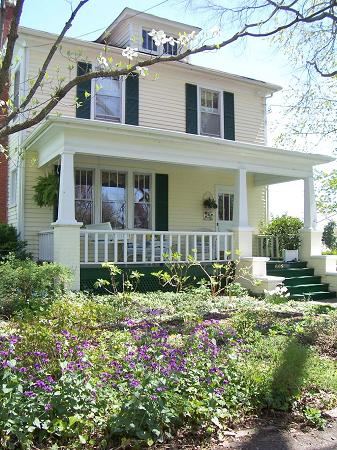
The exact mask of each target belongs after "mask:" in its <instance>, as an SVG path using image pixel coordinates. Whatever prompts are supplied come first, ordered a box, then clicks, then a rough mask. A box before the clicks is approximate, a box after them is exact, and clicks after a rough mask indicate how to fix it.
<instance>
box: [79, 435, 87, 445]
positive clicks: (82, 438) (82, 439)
mask: <svg viewBox="0 0 337 450" xmlns="http://www.w3.org/2000/svg"><path fill="white" fill-rule="evenodd" d="M78 439H79V441H80V443H81V444H86V443H87V438H86V436H82V435H81V434H79V435H78Z"/></svg>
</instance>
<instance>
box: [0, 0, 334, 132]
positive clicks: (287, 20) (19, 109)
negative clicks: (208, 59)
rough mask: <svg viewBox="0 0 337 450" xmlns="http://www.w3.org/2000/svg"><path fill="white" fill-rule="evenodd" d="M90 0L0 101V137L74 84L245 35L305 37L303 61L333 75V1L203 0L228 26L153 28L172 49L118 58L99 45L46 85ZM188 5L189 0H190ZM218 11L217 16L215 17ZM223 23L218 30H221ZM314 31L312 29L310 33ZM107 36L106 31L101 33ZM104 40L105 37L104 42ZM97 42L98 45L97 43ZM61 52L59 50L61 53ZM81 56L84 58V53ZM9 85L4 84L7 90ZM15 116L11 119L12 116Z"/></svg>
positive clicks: (8, 52) (17, 9)
mask: <svg viewBox="0 0 337 450" xmlns="http://www.w3.org/2000/svg"><path fill="white" fill-rule="evenodd" d="M89 1H90V0H82V1H78V2H77V6H76V7H74V8H72V10H71V14H70V16H69V18H68V20H67V21H66V22H65V25H64V27H63V29H62V31H61V33H60V34H59V35H58V36H57V38H56V39H55V42H54V43H53V44H52V45H51V48H50V50H49V52H48V54H47V56H46V58H45V60H44V62H43V64H42V65H41V67H40V68H39V70H38V71H37V73H36V74H35V76H34V75H33V76H32V77H31V79H30V80H24V81H23V82H24V83H25V84H26V85H27V93H26V94H25V96H24V97H23V98H20V99H19V102H18V104H16V102H14V98H13V96H11V97H10V98H9V99H8V101H4V100H2V101H1V104H0V108H1V111H0V112H1V116H2V117H1V125H0V138H2V137H5V136H9V135H11V134H13V133H16V132H18V131H21V130H25V129H28V128H30V127H32V126H34V125H37V124H38V123H40V122H41V121H42V120H43V119H44V118H45V117H46V116H47V115H48V114H49V113H50V112H52V111H53V110H54V108H56V107H57V105H58V104H59V103H60V102H61V101H62V100H63V99H64V97H65V96H66V95H67V94H68V93H69V92H70V91H71V90H72V89H73V88H74V87H75V86H76V85H78V84H80V83H82V82H84V81H88V80H91V79H94V78H108V77H127V76H128V74H130V73H131V72H138V73H139V74H140V75H141V76H147V75H148V73H149V70H150V67H151V66H154V65H156V64H159V63H169V62H174V61H181V60H184V59H185V58H186V57H188V56H190V55H193V54H197V53H201V52H205V51H214V50H218V49H221V48H224V47H227V46H229V45H232V44H233V43H235V42H238V41H240V40H243V39H246V38H258V37H272V36H276V35H282V36H284V33H285V32H286V31H289V34H288V39H290V40H291V39H292V38H293V37H294V36H296V34H300V35H301V36H302V37H305V46H306V48H307V49H308V51H309V50H310V51H309V53H308V67H310V68H312V69H313V70H315V71H316V72H317V73H319V74H320V75H321V76H324V77H334V76H335V75H336V73H337V71H336V61H335V57H334V55H335V52H334V50H335V36H336V23H337V16H336V1H331V0H324V1H321V2H319V3H317V2H315V1H314V0H310V1H307V0H292V1H290V0H289V1H286V0H278V1H276V0H275V1H273V0H249V1H243V0H240V1H238V2H236V5H235V6H234V7H233V6H232V2H228V1H226V0H223V1H222V2H220V3H219V5H217V4H216V3H215V2H213V1H212V2H211V1H206V3H207V4H208V6H213V8H214V10H215V11H216V12H217V13H218V17H217V20H218V21H219V23H220V25H222V24H228V23H231V24H232V26H231V27H228V26H223V27H220V28H218V27H213V28H212V29H211V30H210V31H209V32H206V33H201V34H200V35H198V36H195V35H194V33H190V34H187V33H186V32H185V31H184V30H181V33H180V35H179V37H178V38H174V37H172V36H167V35H166V34H165V32H164V31H163V30H153V31H152V32H151V37H152V39H153V41H154V43H157V44H156V45H159V44H161V45H162V44H165V43H166V44H168V45H178V46H179V52H178V54H177V55H169V56H168V55H165V54H164V53H162V54H150V55H145V54H143V53H140V52H139V51H138V48H137V47H136V46H135V47H127V48H126V49H123V50H122V51H121V60H120V61H114V60H113V58H112V57H111V55H110V53H109V52H110V50H109V45H106V46H105V47H104V52H103V53H102V54H100V55H97V68H96V69H95V70H93V71H92V72H90V73H86V74H83V75H79V76H70V79H67V80H66V79H65V78H64V77H62V76H60V77H59V78H58V79H57V81H56V82H55V83H54V84H53V85H52V84H51V83H50V82H48V70H49V69H50V67H51V66H53V65H55V62H54V59H55V55H56V54H57V53H61V54H62V42H63V40H64V37H65V35H66V33H67V31H68V30H69V29H70V28H71V26H72V24H73V22H74V20H75V18H76V16H77V15H78V13H79V11H80V10H81V9H82V8H83V7H84V6H85V5H86V4H87V3H89ZM189 3H190V6H193V3H194V2H193V1H190V2H189ZM9 4H12V5H14V14H13V19H12V21H11V24H10V27H9V32H8V35H7V39H6V42H5V45H4V46H3V48H2V49H1V56H0V64H1V67H0V94H1V98H6V96H5V93H6V91H7V90H8V88H11V85H12V84H13V82H14V79H13V74H12V69H13V65H14V59H15V58H14V47H15V44H16V42H17V39H18V33H19V24H20V20H21V15H22V11H23V8H24V7H25V6H26V5H25V0H16V1H11V2H9V1H8V0H7V5H9ZM219 15H220V17H219ZM221 28H223V31H221ZM317 30H318V31H319V32H320V33H321V38H319V39H317V42H318V43H319V44H318V45H317V46H313V45H312V42H314V39H315V35H316V34H317ZM315 33H316V34H315ZM107 38H108V36H107ZM106 43H107V44H108V41H107V42H106ZM102 47H103V46H102ZM63 56H64V55H63ZM66 57H67V58H68V61H69V69H70V73H71V69H72V68H73V67H74V62H75V61H78V60H83V55H81V54H80V53H78V54H68V55H67V56H66ZM84 59H85V58H84ZM47 85H48V94H49V97H48V96H47V100H44V101H43V102H41V103H39V101H38V100H37V98H36V93H37V91H38V90H39V89H44V88H45V86H47ZM11 91H12V90H11V89H10V92H11ZM18 118H19V119H20V120H16V119H18Z"/></svg>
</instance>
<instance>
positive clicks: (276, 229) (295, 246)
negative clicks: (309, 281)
mask: <svg viewBox="0 0 337 450" xmlns="http://www.w3.org/2000/svg"><path fill="white" fill-rule="evenodd" d="M302 227H303V222H302V220H300V219H299V218H298V217H291V216H287V215H286V214H283V215H282V216H278V217H273V218H272V220H271V221H270V222H269V223H268V224H267V225H264V226H263V227H262V228H261V234H263V235H265V236H273V237H275V238H276V239H277V242H278V248H279V253H280V254H281V255H282V254H283V260H284V261H285V262H290V261H298V250H299V247H300V242H301V239H300V229H301V228H302Z"/></svg>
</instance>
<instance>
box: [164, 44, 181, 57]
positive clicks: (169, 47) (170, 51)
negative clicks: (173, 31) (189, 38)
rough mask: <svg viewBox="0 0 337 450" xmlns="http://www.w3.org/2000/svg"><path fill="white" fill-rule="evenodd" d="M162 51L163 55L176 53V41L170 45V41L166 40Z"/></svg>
mask: <svg viewBox="0 0 337 450" xmlns="http://www.w3.org/2000/svg"><path fill="white" fill-rule="evenodd" d="M164 53H165V55H170V56H174V55H177V54H178V44H177V42H175V43H174V45H171V44H170V43H168V42H166V44H164Z"/></svg>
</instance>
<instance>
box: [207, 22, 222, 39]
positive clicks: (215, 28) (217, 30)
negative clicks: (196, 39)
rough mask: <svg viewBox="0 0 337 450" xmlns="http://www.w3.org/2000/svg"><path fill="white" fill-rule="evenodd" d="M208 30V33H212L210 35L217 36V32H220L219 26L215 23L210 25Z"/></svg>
mask: <svg viewBox="0 0 337 450" xmlns="http://www.w3.org/2000/svg"><path fill="white" fill-rule="evenodd" d="M209 32H210V34H211V35H212V37H215V36H219V34H220V27H218V26H217V25H216V26H214V27H212V28H211V29H210V30H209Z"/></svg>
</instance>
